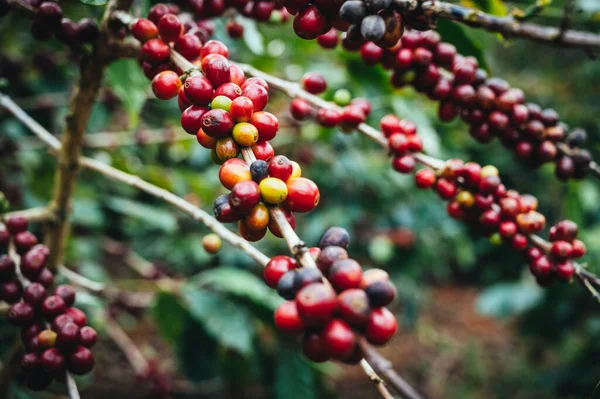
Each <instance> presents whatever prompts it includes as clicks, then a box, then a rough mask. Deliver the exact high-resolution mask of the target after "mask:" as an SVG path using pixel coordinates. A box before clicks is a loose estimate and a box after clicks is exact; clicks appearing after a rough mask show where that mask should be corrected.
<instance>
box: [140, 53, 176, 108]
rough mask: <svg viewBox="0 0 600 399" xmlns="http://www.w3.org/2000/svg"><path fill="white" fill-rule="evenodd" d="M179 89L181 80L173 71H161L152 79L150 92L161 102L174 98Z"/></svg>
mask: <svg viewBox="0 0 600 399" xmlns="http://www.w3.org/2000/svg"><path fill="white" fill-rule="evenodd" d="M146 43H149V42H146ZM180 89H181V79H179V75H177V74H176V73H175V72H173V71H162V72H160V73H159V74H158V75H156V76H155V77H154V79H152V91H153V92H154V95H155V96H156V97H157V98H159V99H161V100H170V99H171V98H174V97H175V96H177V95H178V94H179V90H180Z"/></svg>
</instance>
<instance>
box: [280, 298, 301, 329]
mask: <svg viewBox="0 0 600 399" xmlns="http://www.w3.org/2000/svg"><path fill="white" fill-rule="evenodd" d="M274 320H275V326H276V327H277V328H278V329H279V330H280V331H282V332H284V333H287V334H298V333H301V332H302V331H304V329H305V328H306V325H305V324H304V321H302V319H301V318H300V315H299V314H298V309H297V308H296V301H286V302H284V303H282V304H281V305H279V307H278V308H277V310H275V315H274Z"/></svg>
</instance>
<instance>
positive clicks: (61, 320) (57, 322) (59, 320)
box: [52, 314, 74, 331]
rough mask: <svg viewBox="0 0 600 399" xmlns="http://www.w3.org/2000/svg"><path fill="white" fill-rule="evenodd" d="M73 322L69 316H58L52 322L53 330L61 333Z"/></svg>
mask: <svg viewBox="0 0 600 399" xmlns="http://www.w3.org/2000/svg"><path fill="white" fill-rule="evenodd" d="M73 322H74V321H73V318H72V317H71V316H69V315H68V314H61V315H58V316H56V317H55V318H54V320H52V330H54V331H59V330H60V329H61V328H62V327H63V326H64V325H65V324H67V323H73Z"/></svg>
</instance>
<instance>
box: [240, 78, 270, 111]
mask: <svg viewBox="0 0 600 399" xmlns="http://www.w3.org/2000/svg"><path fill="white" fill-rule="evenodd" d="M242 96H244V97H248V98H249V99H250V101H252V104H253V105H254V112H259V111H262V110H263V109H265V107H266V106H267V102H268V101H269V92H268V91H267V89H265V88H264V87H262V86H260V85H258V84H251V85H249V86H246V87H245V88H243V89H242Z"/></svg>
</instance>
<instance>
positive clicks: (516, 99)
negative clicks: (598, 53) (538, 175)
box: [360, 31, 591, 180]
mask: <svg viewBox="0 0 600 399" xmlns="http://www.w3.org/2000/svg"><path fill="white" fill-rule="evenodd" d="M360 53H361V57H362V59H363V61H364V62H365V63H366V64H367V65H376V64H381V65H382V66H383V67H384V68H386V69H391V70H393V71H394V72H393V75H392V78H391V80H392V84H393V85H394V86H396V87H403V86H406V85H410V86H412V87H414V88H415V90H417V91H419V92H422V93H424V94H426V95H427V96H428V97H429V98H431V99H432V100H435V101H439V109H438V115H439V118H440V120H442V121H444V122H449V121H451V120H453V119H455V118H456V117H460V118H461V119H462V120H463V121H465V122H466V123H468V124H469V132H470V134H471V135H472V136H473V137H474V138H475V139H477V140H478V141H480V142H481V143H488V142H490V141H491V140H492V139H493V138H494V137H498V138H499V139H500V141H501V142H502V144H503V145H504V146H506V147H507V148H510V149H511V150H513V151H514V152H515V154H516V155H517V157H518V158H520V159H522V160H524V161H526V162H527V163H528V164H530V165H532V166H539V165H541V164H543V163H546V162H555V164H556V169H555V171H556V175H557V177H558V178H560V179H564V180H566V179H568V178H581V177H583V176H584V175H585V174H586V172H587V171H588V170H589V167H590V161H591V155H590V153H589V152H588V151H586V150H581V149H578V148H577V147H578V146H580V145H581V144H583V142H584V141H585V132H584V131H582V130H579V129H575V130H573V131H572V132H571V133H570V134H568V133H569V132H568V127H567V126H566V125H565V124H564V123H561V122H560V118H559V116H558V114H557V113H556V111H554V110H553V109H541V107H540V106H539V105H537V104H534V103H525V95H524V93H523V91H522V90H520V89H518V88H511V87H510V85H509V84H508V83H507V82H506V81H505V80H502V79H499V78H488V77H487V73H486V72H485V71H484V70H483V69H481V68H479V66H478V61H477V60H476V59H475V58H474V57H470V56H469V57H463V56H461V55H460V54H457V51H456V48H455V47H454V46H453V45H452V44H449V43H445V42H442V41H441V39H440V35H439V34H438V33H437V32H434V31H427V32H417V31H408V32H406V33H405V34H404V35H403V36H402V39H401V40H400V41H399V42H398V44H397V45H396V46H394V47H392V48H389V49H385V48H382V47H381V46H378V45H377V44H375V43H373V42H372V41H369V42H366V43H364V44H362V46H361V47H360ZM443 70H444V71H443ZM443 72H444V73H443ZM561 143H562V145H568V146H570V147H572V149H571V152H572V154H571V155H565V154H563V153H562V151H560V149H559V146H560V145H561Z"/></svg>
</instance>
